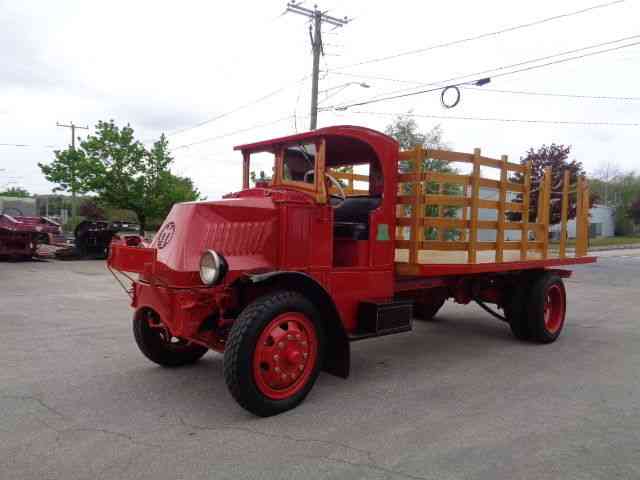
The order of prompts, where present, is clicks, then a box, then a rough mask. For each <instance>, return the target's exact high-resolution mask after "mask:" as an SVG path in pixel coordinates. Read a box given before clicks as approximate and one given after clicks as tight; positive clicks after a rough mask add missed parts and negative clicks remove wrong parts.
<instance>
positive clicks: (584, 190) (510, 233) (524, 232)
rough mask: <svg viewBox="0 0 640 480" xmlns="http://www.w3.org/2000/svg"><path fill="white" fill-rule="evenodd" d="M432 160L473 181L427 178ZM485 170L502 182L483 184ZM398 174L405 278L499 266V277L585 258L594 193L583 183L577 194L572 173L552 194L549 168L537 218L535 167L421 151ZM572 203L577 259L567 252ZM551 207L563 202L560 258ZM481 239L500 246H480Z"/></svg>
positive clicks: (399, 250) (432, 174)
mask: <svg viewBox="0 0 640 480" xmlns="http://www.w3.org/2000/svg"><path fill="white" fill-rule="evenodd" d="M427 160H431V161H442V162H448V163H460V162H462V163H466V164H471V173H470V174H468V175H460V174H458V173H455V170H454V169H453V168H452V172H451V173H443V172H440V171H434V170H428V169H427V168H425V166H426V165H429V162H427ZM483 167H484V169H485V170H486V169H488V168H491V169H494V171H497V172H496V173H497V174H496V175H494V177H499V179H495V178H487V177H484V176H482V170H483ZM398 169H399V172H398V197H397V207H396V209H397V211H396V218H397V221H396V244H395V246H396V271H397V272H398V273H399V274H407V275H416V274H424V272H425V266H430V267H432V269H433V270H437V271H442V270H443V269H442V267H445V266H446V265H448V264H455V265H461V264H463V265H467V266H471V268H467V269H466V270H465V269H460V268H453V269H452V271H456V272H457V271H463V270H464V271H469V272H472V271H490V270H491V269H492V268H493V267H492V266H491V265H498V264H499V265H501V268H497V269H498V270H500V269H506V267H508V266H511V265H516V264H522V262H531V263H532V264H534V263H535V264H537V263H539V262H543V263H544V261H545V260H551V259H554V260H556V261H555V262H554V263H555V264H562V263H564V262H558V261H557V260H565V259H569V258H571V259H576V258H580V257H586V255H587V243H588V230H589V219H588V215H589V187H588V185H587V181H586V179H585V178H584V177H580V178H578V181H577V184H576V185H574V186H573V188H571V187H572V186H571V185H570V184H569V183H570V175H569V171H568V170H567V171H565V172H564V175H563V177H562V181H561V182H560V184H559V185H556V186H553V190H552V185H551V181H552V175H551V168H550V167H548V168H546V169H545V171H544V176H543V178H542V180H541V182H540V184H539V186H538V188H537V193H538V196H537V199H538V205H537V211H536V212H535V216H534V215H531V213H530V208H529V207H530V205H529V203H530V202H529V199H530V196H531V193H534V194H535V192H532V191H531V164H527V165H522V164H517V163H510V162H509V161H508V160H507V157H506V156H503V157H502V158H501V159H499V160H498V159H493V158H488V157H484V156H482V155H481V152H480V149H476V150H474V153H473V154H467V153H459V152H452V151H447V150H432V149H424V148H416V149H414V150H410V151H403V152H400V153H399V162H398ZM513 173H519V174H521V175H519V178H520V179H521V181H513ZM558 189H560V190H558ZM487 192H489V193H490V195H489V197H492V198H488V196H487V195H486V194H487ZM570 195H576V196H577V198H576V202H577V214H576V245H575V249H574V252H573V255H571V256H569V255H568V252H567V248H566V242H567V236H568V235H567V232H568V217H569V205H570V202H569V198H570ZM552 201H559V202H561V222H560V243H559V248H558V250H557V251H556V250H551V249H550V248H549V224H550V213H551V202H552ZM492 211H493V212H492ZM481 217H483V218H481ZM485 218H492V219H491V220H486V219H485ZM532 219H533V220H534V221H531V220H532ZM492 231H493V232H494V233H489V232H492ZM479 232H485V233H484V235H483V236H485V237H487V236H488V237H495V239H492V240H491V241H488V240H486V239H485V240H479V238H478V236H479V235H478V234H479ZM569 263H580V262H575V261H574V262H569ZM436 265H437V266H439V267H438V268H436V267H434V266H436ZM477 265H483V267H481V268H477V267H475V266H477Z"/></svg>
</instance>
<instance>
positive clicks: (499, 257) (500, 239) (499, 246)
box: [496, 155, 507, 263]
mask: <svg viewBox="0 0 640 480" xmlns="http://www.w3.org/2000/svg"><path fill="white" fill-rule="evenodd" d="M502 162H503V164H502V167H501V168H500V187H501V188H500V194H499V199H498V221H497V222H496V223H497V227H498V228H497V231H496V262H497V263H502V261H503V260H504V254H503V248H504V224H505V218H504V216H505V212H506V210H505V204H506V202H507V190H506V183H507V167H506V164H507V156H506V155H504V156H503V157H502Z"/></svg>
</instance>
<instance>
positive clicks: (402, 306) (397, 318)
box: [349, 298, 413, 341]
mask: <svg viewBox="0 0 640 480" xmlns="http://www.w3.org/2000/svg"><path fill="white" fill-rule="evenodd" d="M412 310H413V302H412V301H411V300H398V299H393V298H388V299H375V300H365V301H363V302H360V305H359V306H358V328H357V330H356V332H355V333H354V334H352V335H350V337H349V339H350V340H352V341H355V340H361V339H364V338H371V337H381V336H383V335H391V334H394V333H402V332H408V331H410V330H411V329H412V327H413V323H412V317H413V312H412Z"/></svg>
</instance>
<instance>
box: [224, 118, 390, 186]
mask: <svg viewBox="0 0 640 480" xmlns="http://www.w3.org/2000/svg"><path fill="white" fill-rule="evenodd" d="M318 138H324V139H325V140H326V145H327V165H328V166H331V165H332V164H339V163H341V162H343V161H344V160H347V159H348V161H349V162H348V163H351V164H358V163H367V162H369V161H371V155H372V154H373V155H375V156H376V157H377V158H378V160H379V161H380V163H381V166H382V168H383V170H384V171H385V174H386V173H391V172H392V171H395V165H393V166H392V165H385V163H387V162H388V161H389V159H393V160H394V161H395V158H396V154H397V152H398V148H399V145H398V142H396V141H395V140H394V139H393V138H391V137H389V136H388V135H385V134H384V133H381V132H378V131H376V130H372V129H370V128H366V127H358V126H353V125H338V126H333V127H325V128H320V129H318V130H313V131H309V132H304V133H297V134H295V135H289V136H286V137H279V138H274V139H271V140H264V141H261V142H255V143H247V144H244V145H238V146H236V147H234V150H241V151H242V152H243V153H258V152H272V153H275V151H276V150H278V149H279V148H280V147H281V146H282V145H285V144H291V143H301V142H308V141H312V140H314V139H318Z"/></svg>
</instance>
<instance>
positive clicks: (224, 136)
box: [172, 115, 293, 151]
mask: <svg viewBox="0 0 640 480" xmlns="http://www.w3.org/2000/svg"><path fill="white" fill-rule="evenodd" d="M291 118H293V115H287V116H286V117H281V118H278V119H276V120H271V121H269V122H265V123H258V124H255V125H252V126H250V127H246V128H241V129H239V130H234V131H231V132H227V133H223V134H221V135H216V136H215V137H208V138H205V139H202V140H198V141H196V142H191V143H187V144H184V145H178V146H177V147H173V148H172V150H173V151H175V150H180V149H182V148H189V147H193V146H194V145H200V144H202V143H208V142H212V141H214V140H219V139H221V138H226V137H231V136H233V135H237V134H239V133H244V132H248V131H250V130H255V129H256V128H261V127H267V126H269V125H274V124H276V123H280V122H283V121H285V120H289V119H291Z"/></svg>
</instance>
